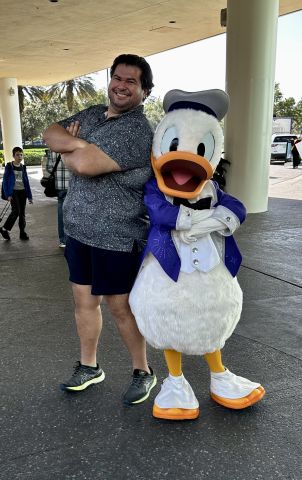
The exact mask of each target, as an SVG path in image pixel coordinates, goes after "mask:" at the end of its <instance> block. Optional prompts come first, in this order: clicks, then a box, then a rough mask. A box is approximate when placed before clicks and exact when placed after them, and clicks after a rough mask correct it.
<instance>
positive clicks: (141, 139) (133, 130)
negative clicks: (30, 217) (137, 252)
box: [58, 105, 153, 252]
mask: <svg viewBox="0 0 302 480" xmlns="http://www.w3.org/2000/svg"><path fill="white" fill-rule="evenodd" d="M106 111H107V107H106V106H104V105H95V106H93V107H90V108H88V109H86V110H83V111H82V112H79V113H77V114H76V115H74V116H72V117H70V118H68V119H66V120H62V121H60V122H58V123H59V124H60V125H61V126H63V127H64V128H66V127H67V126H68V125H69V124H70V122H72V121H75V120H78V121H79V122H80V126H81V130H80V135H79V136H80V138H82V139H84V140H86V141H87V142H89V143H93V144H95V145H96V146H97V147H99V148H100V149H101V150H103V151H104V152H105V153H106V154H107V155H109V157H111V158H112V159H113V160H115V161H116V162H117V163H118V165H119V166H120V168H121V171H120V172H113V173H109V174H104V175H98V176H97V177H85V176H79V175H75V174H72V175H71V179H70V183H69V189H68V193H67V197H66V199H65V201H64V207H63V211H64V229H65V232H66V234H67V235H69V236H70V237H72V238H75V239H76V240H79V241H80V242H82V243H84V244H86V245H91V246H93V247H98V248H103V249H105V250H117V251H124V252H130V251H131V250H132V248H133V244H134V241H135V240H137V241H138V244H139V245H142V244H143V242H144V240H145V239H146V236H147V224H146V221H145V214H146V210H145V207H144V203H143V186H144V184H145V183H146V181H147V180H148V179H149V178H150V177H151V176H152V168H151V162H150V154H151V146H152V137H153V132H152V129H151V127H150V125H149V122H148V120H147V119H146V117H145V115H144V114H143V106H142V105H140V106H138V107H136V108H135V109H133V110H131V111H129V112H126V113H123V114H121V115H120V116H118V117H111V118H109V119H106V116H105V113H106Z"/></svg>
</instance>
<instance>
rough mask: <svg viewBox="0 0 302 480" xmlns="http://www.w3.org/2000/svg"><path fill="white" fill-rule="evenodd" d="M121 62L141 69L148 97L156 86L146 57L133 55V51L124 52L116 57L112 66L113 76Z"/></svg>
mask: <svg viewBox="0 0 302 480" xmlns="http://www.w3.org/2000/svg"><path fill="white" fill-rule="evenodd" d="M121 63H122V64H125V65H130V66H133V67H138V68H140V69H141V71H142V73H141V84H142V89H143V90H145V91H146V96H147V97H148V96H149V95H150V93H151V90H152V88H153V87H154V85H153V74H152V70H151V67H150V65H149V63H148V62H147V61H146V60H145V59H144V57H139V56H138V55H133V54H132V53H123V54H122V55H119V56H118V57H116V58H115V59H114V62H113V64H112V66H111V68H110V76H111V77H112V75H113V74H114V72H115V69H116V67H117V66H118V65H120V64H121Z"/></svg>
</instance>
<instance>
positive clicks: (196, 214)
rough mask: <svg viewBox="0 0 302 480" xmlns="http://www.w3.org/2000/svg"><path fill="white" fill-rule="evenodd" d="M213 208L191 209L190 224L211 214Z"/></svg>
mask: <svg viewBox="0 0 302 480" xmlns="http://www.w3.org/2000/svg"><path fill="white" fill-rule="evenodd" d="M213 213H214V208H211V209H210V208H207V209H205V210H191V217H192V225H195V224H198V223H200V222H202V221H204V220H205V219H206V218H209V217H211V216H212V215H213Z"/></svg>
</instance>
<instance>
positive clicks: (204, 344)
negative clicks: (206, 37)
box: [129, 89, 265, 420]
mask: <svg viewBox="0 0 302 480" xmlns="http://www.w3.org/2000/svg"><path fill="white" fill-rule="evenodd" d="M228 105H229V98H228V95H227V94H226V93H225V92H223V91H222V90H216V89H215V90H206V91H201V92H184V91H182V90H171V91H169V92H168V93H167V94H166V95H165V97H164V100H163V106H164V111H165V113H166V115H165V117H164V118H163V120H162V121H161V122H160V124H159V125H158V127H157V130H156V132H155V136H154V141H153V148H152V159H151V160H152V166H153V170H154V173H155V178H153V179H151V180H150V181H149V182H148V183H147V184H146V186H145V197H144V199H145V204H146V206H147V209H148V213H149V217H150V231H149V237H148V242H147V246H146V249H145V252H144V259H143V262H142V266H141V269H140V272H139V274H138V276H137V279H136V282H135V284H134V286H133V289H132V292H131V294H130V298H129V301H130V306H131V309H132V312H133V314H134V316H135V318H136V321H137V324H138V328H139V329H140V331H141V333H142V335H143V336H144V337H145V338H146V340H147V342H148V343H149V344H151V345H152V346H153V347H155V348H158V349H162V350H164V355H165V360H166V363H167V367H168V370H169V376H168V377H167V378H166V379H165V380H164V382H163V384H162V387H161V391H160V392H159V394H158V395H157V396H156V398H155V402H154V406H153V416H154V417H157V418H162V419H168V420H187V419H195V418H197V417H198V415H199V404H198V400H197V398H196V396H195V394H194V391H193V389H192V387H191V385H190V384H189V382H188V381H187V380H186V378H185V376H184V374H183V372H182V354H183V353H184V354H193V355H202V356H204V358H205V361H206V362H207V364H208V366H209V369H210V376H211V382H210V395H211V397H212V399H213V400H214V401H215V402H217V403H218V404H220V405H223V406H224V407H227V408H231V409H242V408H246V407H249V406H250V405H253V404H254V403H256V402H258V401H259V400H260V399H261V398H262V397H263V395H264V394H265V390H264V388H263V387H262V386H261V385H260V384H259V383H254V382H252V381H250V380H248V379H246V378H243V377H240V376H237V375H235V374H234V373H232V372H230V371H229V370H228V369H227V368H226V367H225V366H224V364H223V362H222V355H221V349H222V348H223V346H224V344H225V341H226V340H227V339H228V338H229V337H230V336H231V334H232V332H233V331H234V329H235V327H236V325H237V323H238V321H239V318H240V315H241V309H242V291H241V288H240V286H239V284H238V281H237V278H236V274H237V272H238V269H239V267H240V264H241V260H242V257H241V255H240V252H239V250H238V247H237V245H236V243H235V240H234V238H233V233H234V232H235V230H236V229H237V228H238V227H239V226H240V224H241V223H242V222H243V221H244V220H245V217H246V210H245V207H244V205H243V204H242V203H241V202H240V201H239V200H237V199H236V198H234V197H232V196H231V195H228V194H227V193H225V192H223V191H222V190H221V189H220V188H219V187H218V185H217V183H216V182H214V181H213V180H211V178H212V176H213V174H214V172H215V168H216V167H217V165H218V163H219V161H220V157H221V151H222V147H223V135H222V130H221V127H220V125H219V121H220V120H222V118H223V117H224V116H225V114H226V113H227V110H228Z"/></svg>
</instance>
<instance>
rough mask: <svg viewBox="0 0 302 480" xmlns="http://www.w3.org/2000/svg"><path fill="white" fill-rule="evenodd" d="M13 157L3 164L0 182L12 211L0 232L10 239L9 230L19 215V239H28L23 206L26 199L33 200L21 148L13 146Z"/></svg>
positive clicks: (6, 238) (30, 201)
mask: <svg viewBox="0 0 302 480" xmlns="http://www.w3.org/2000/svg"><path fill="white" fill-rule="evenodd" d="M13 157H14V160H13V161H12V162H9V163H7V164H6V165H5V171H4V176H3V184H2V186H3V193H4V197H5V198H6V199H7V200H8V201H9V202H10V203H11V206H12V211H11V213H10V215H9V216H8V218H7V220H6V222H5V223H4V225H3V227H0V233H1V235H2V237H3V238H5V240H10V235H9V232H10V231H11V229H12V228H13V226H14V224H15V222H16V220H17V218H18V217H19V228H20V239H21V240H28V239H29V236H28V235H27V233H26V232H25V226H26V221H25V207H26V200H27V199H28V201H29V203H33V201H32V193H31V189H30V185H29V181H28V176H27V172H26V167H25V165H22V164H21V162H22V160H23V150H22V148H20V147H14V148H13Z"/></svg>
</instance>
